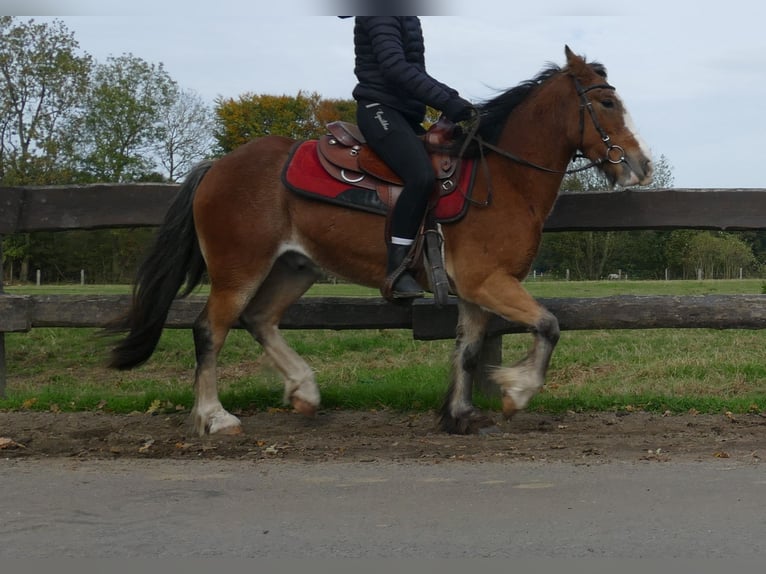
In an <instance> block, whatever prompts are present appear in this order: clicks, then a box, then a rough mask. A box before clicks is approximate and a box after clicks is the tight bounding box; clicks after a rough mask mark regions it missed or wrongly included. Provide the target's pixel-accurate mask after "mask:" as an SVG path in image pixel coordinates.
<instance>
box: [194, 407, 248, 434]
mask: <svg viewBox="0 0 766 574" xmlns="http://www.w3.org/2000/svg"><path fill="white" fill-rule="evenodd" d="M204 429H205V430H204V433H200V434H209V435H213V434H216V435H226V436H234V435H238V434H242V423H241V422H240V420H239V419H238V418H237V417H235V416H234V415H232V414H230V413H227V412H226V411H224V412H222V413H216V414H214V415H211V416H210V418H209V419H208V421H207V423H206V424H205V427H204Z"/></svg>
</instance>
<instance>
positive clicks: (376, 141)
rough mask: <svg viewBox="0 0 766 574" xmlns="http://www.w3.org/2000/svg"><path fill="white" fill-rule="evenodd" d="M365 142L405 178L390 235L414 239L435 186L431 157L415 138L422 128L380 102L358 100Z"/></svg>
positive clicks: (417, 138)
mask: <svg viewBox="0 0 766 574" xmlns="http://www.w3.org/2000/svg"><path fill="white" fill-rule="evenodd" d="M356 119H357V123H358V124H359V129H360V130H361V131H362V134H364V137H365V139H366V140H367V143H368V144H369V145H370V147H371V148H372V149H373V151H375V152H376V153H377V154H378V155H379V156H380V157H381V159H382V160H383V161H384V162H386V164H387V165H388V166H389V167H390V168H391V169H392V170H393V171H394V173H396V175H398V176H399V177H401V178H402V180H403V181H404V189H402V193H401V195H400V196H399V199H398V200H397V202H396V207H395V208H394V212H393V214H392V217H391V235H392V236H393V237H400V238H402V239H413V238H414V237H415V235H416V234H417V232H418V228H419V227H420V223H421V222H422V220H423V216H424V215H425V211H426V207H427V206H428V199H429V196H430V195H431V191H432V190H433V187H434V181H435V179H436V175H435V174H434V169H433V166H432V165H431V159H430V157H429V156H428V153H427V152H426V149H425V146H424V145H423V141H422V140H421V139H420V138H419V137H418V135H419V134H422V133H423V128H422V127H421V126H419V125H413V124H412V123H410V122H408V121H407V119H406V118H405V117H404V116H403V115H402V114H401V113H400V112H399V111H397V110H395V109H393V108H391V107H388V106H385V105H383V104H379V103H375V102H369V101H363V100H361V101H359V102H358V107H357V114H356Z"/></svg>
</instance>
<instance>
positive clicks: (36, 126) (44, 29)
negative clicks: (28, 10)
mask: <svg viewBox="0 0 766 574" xmlns="http://www.w3.org/2000/svg"><path fill="white" fill-rule="evenodd" d="M78 48H79V45H78V43H77V42H76V41H75V39H74V35H73V34H72V33H71V32H69V31H68V30H67V28H66V27H65V26H64V24H63V23H62V22H60V21H58V20H55V21H53V22H52V23H48V24H37V23H35V21H34V20H29V21H28V22H19V21H18V20H16V19H14V18H11V17H10V16H2V17H0V181H2V182H4V183H5V184H16V185H24V184H27V185H28V184H51V183H61V182H62V180H63V179H65V176H62V174H61V165H60V160H61V154H62V142H63V140H64V139H65V138H64V135H63V134H64V128H65V127H66V123H67V121H68V120H69V119H70V118H71V117H72V115H73V113H74V111H75V110H77V109H78V108H79V106H80V104H81V102H82V100H83V98H84V94H85V92H86V89H87V85H88V74H89V73H90V70H91V67H92V61H91V58H90V56H87V55H79V54H78V53H77V50H78Z"/></svg>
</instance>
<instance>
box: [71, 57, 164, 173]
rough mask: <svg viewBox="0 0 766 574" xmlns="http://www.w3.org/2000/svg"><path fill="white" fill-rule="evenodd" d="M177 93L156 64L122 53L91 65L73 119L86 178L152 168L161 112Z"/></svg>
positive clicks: (159, 134) (161, 119)
mask: <svg viewBox="0 0 766 574" xmlns="http://www.w3.org/2000/svg"><path fill="white" fill-rule="evenodd" d="M177 93H178V88H177V85H176V83H175V82H174V81H173V80H172V79H171V78H170V76H169V75H168V73H167V72H166V71H165V69H164V67H163V65H162V64H158V65H155V64H149V63H147V62H145V61H144V60H142V59H140V58H137V57H135V56H133V55H132V54H124V55H122V56H119V57H110V58H108V60H107V62H106V63H105V64H99V65H97V66H96V67H95V70H94V73H93V77H92V78H91V85H90V90H89V92H88V96H87V98H86V102H85V104H86V109H85V113H84V115H83V117H82V120H81V122H80V123H79V126H78V130H79V141H80V142H81V148H80V151H79V162H80V167H81V169H82V170H83V172H85V173H87V174H88V178H89V179H90V180H91V181H106V182H124V181H139V180H146V178H147V176H148V175H149V174H151V173H153V172H156V169H157V158H156V157H155V153H154V152H155V150H156V149H157V142H158V141H160V140H161V138H162V135H163V129H164V126H163V117H164V114H165V113H166V112H167V110H169V109H170V108H171V107H172V105H173V103H174V97H175V95H176V94H177Z"/></svg>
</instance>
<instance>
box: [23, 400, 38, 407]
mask: <svg viewBox="0 0 766 574" xmlns="http://www.w3.org/2000/svg"><path fill="white" fill-rule="evenodd" d="M35 403H37V399H36V398H31V399H27V400H26V401H24V402H23V403H21V408H22V409H31V408H32V407H33V406H35Z"/></svg>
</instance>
